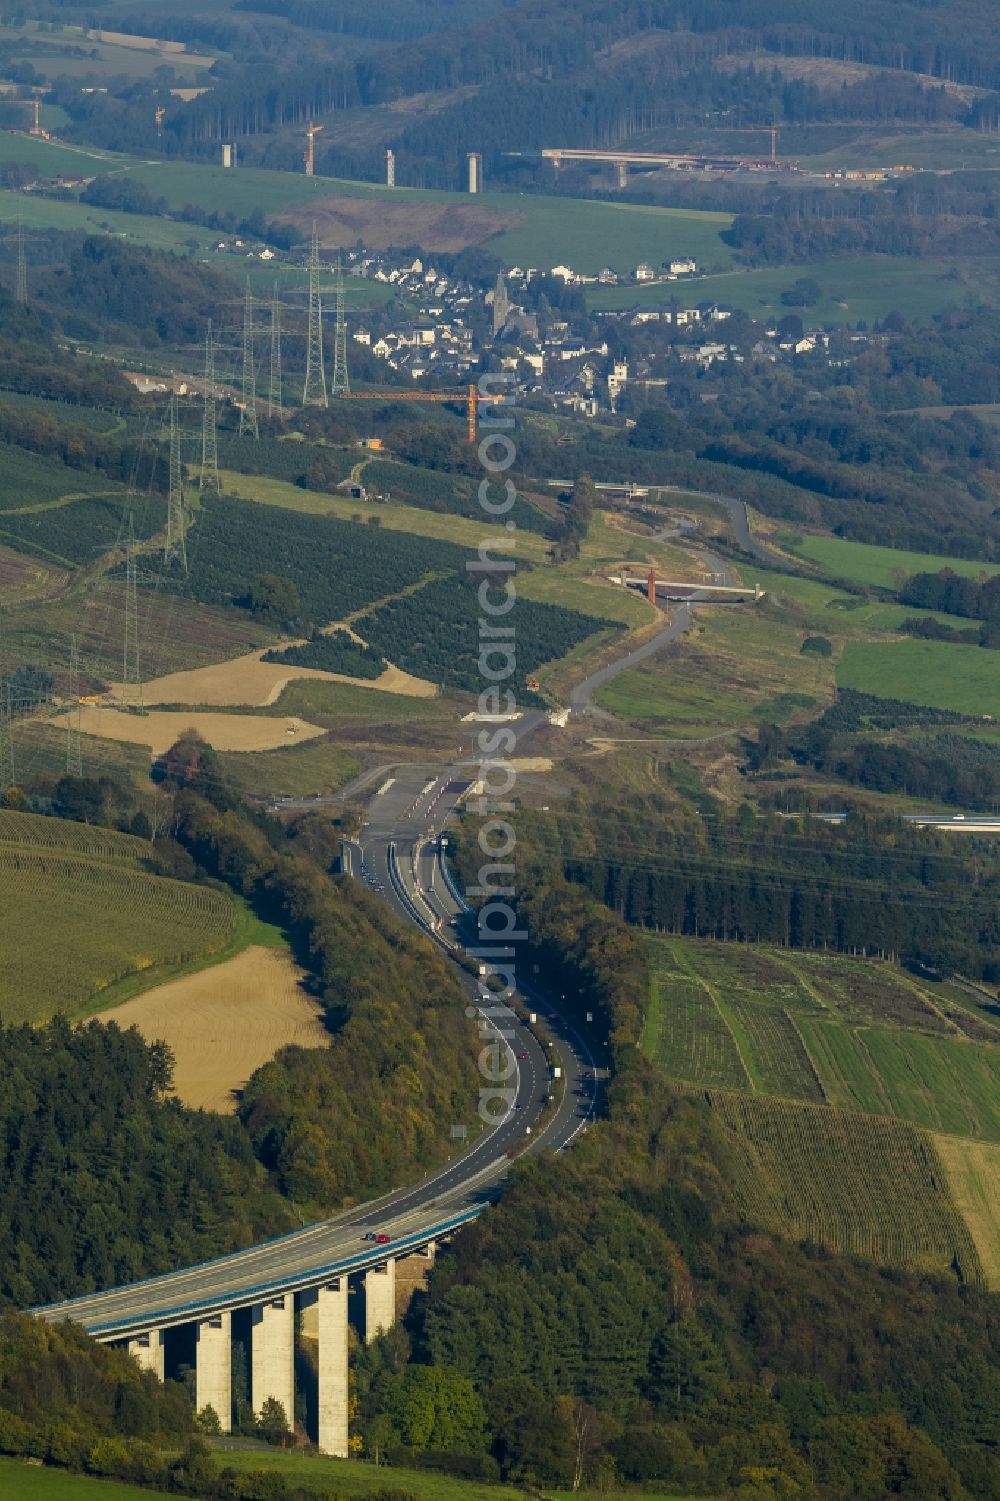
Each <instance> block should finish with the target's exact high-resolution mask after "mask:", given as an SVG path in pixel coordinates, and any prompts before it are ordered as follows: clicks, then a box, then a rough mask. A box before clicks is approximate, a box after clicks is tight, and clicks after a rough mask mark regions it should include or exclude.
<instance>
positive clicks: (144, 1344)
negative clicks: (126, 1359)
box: [126, 1329, 163, 1381]
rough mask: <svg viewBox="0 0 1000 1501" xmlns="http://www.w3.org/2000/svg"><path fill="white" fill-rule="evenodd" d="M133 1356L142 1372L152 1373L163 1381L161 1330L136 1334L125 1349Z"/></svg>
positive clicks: (150, 1330)
mask: <svg viewBox="0 0 1000 1501" xmlns="http://www.w3.org/2000/svg"><path fill="white" fill-rule="evenodd" d="M126 1348H127V1349H128V1353H129V1354H130V1355H134V1356H135V1358H136V1360H137V1361H138V1362H139V1364H140V1365H141V1366H142V1369H143V1370H144V1371H152V1372H153V1374H154V1376H159V1378H160V1380H161V1381H162V1380H163V1330H162V1329H149V1330H147V1331H145V1332H144V1333H142V1334H136V1335H134V1336H133V1338H132V1339H130V1340H129V1342H128V1345H127V1347H126Z"/></svg>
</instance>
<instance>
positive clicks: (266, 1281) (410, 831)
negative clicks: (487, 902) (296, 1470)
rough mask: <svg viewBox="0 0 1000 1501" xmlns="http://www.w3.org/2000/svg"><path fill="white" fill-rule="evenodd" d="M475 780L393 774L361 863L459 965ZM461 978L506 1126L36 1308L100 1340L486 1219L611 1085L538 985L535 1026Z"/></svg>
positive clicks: (241, 1300) (313, 1282)
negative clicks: (283, 1228)
mask: <svg viewBox="0 0 1000 1501" xmlns="http://www.w3.org/2000/svg"><path fill="white" fill-rule="evenodd" d="M542 718H543V719H544V716H542ZM467 787H468V780H467V778H466V779H465V780H461V779H459V778H454V777H452V776H451V774H450V773H445V774H444V775H443V776H442V777H439V778H437V779H435V780H434V781H432V782H430V783H429V784H428V783H423V782H422V779H421V778H420V777H415V776H414V775H413V774H410V776H409V779H408V778H407V776H405V775H404V776H402V777H400V778H398V779H396V780H394V781H393V782H392V787H391V789H390V790H391V792H392V795H391V796H390V795H389V792H386V793H384V794H381V795H380V794H376V796H375V797H374V798H373V799H372V808H373V810H374V813H373V815H372V817H371V819H370V822H369V824H368V826H367V827H366V829H365V831H364V833H363V836H362V839H361V840H360V841H358V842H357V843H355V844H354V845H353V846H352V849H353V851H354V858H352V859H351V861H350V863H351V865H352V867H354V869H353V873H354V874H356V875H358V876H360V877H361V878H362V879H365V880H367V881H368V883H369V884H370V885H371V886H372V887H373V889H375V890H376V891H377V892H378V893H379V894H380V895H381V896H383V897H384V898H385V899H386V900H387V901H388V902H389V903H390V905H391V906H393V907H394V908H395V910H396V911H397V912H398V913H399V914H400V915H401V916H402V917H404V918H405V919H407V920H408V921H410V922H413V923H415V924H417V925H419V926H420V927H422V928H423V929H424V931H425V932H426V933H427V934H428V935H429V936H430V937H432V938H433V939H435V941H437V942H439V943H440V944H441V946H442V947H443V948H444V949H445V950H446V951H447V952H449V953H451V954H452V956H453V957H454V958H455V959H456V961H457V958H458V957H459V956H460V954H461V945H460V943H459V941H458V937H457V934H455V932H454V930H453V929H452V928H451V926H450V925H451V923H452V922H453V921H460V920H461V919H462V917H463V916H465V914H464V913H463V911H462V905H461V903H460V902H459V901H458V900H457V899H456V898H455V896H454V895H453V894H452V891H451V888H450V886H449V884H448V882H447V880H446V878H445V875H444V872H443V870H442V869H441V867H440V854H439V849H438V841H437V839H436V837H434V838H432V834H433V829H434V827H435V825H436V824H439V823H440V822H441V821H442V820H443V819H444V818H445V817H446V816H447V814H448V813H449V812H450V811H451V810H452V809H453V808H454V807H455V805H456V803H457V801H458V798H459V797H460V796H461V794H462V793H463V792H464V791H465V790H466V789H467ZM415 871H416V874H414V872H415ZM422 888H423V889H422ZM456 973H457V974H458V976H459V979H460V982H461V985H462V988H463V990H464V991H465V994H466V996H467V1001H468V1010H469V1012H470V1014H471V1015H472V1016H476V1015H477V1013H478V1016H479V1023H478V1025H479V1031H480V1036H481V1038H482V1040H483V1043H484V1046H485V1045H486V1043H496V1044H499V1046H500V1049H501V1052H500V1055H499V1057H500V1059H501V1061H502V1066H503V1069H504V1071H505V1072H507V1071H509V1077H508V1079H507V1080H505V1081H503V1082H502V1083H501V1084H500V1085H498V1084H496V1083H494V1084H493V1085H492V1086H490V1087H493V1088H497V1087H502V1088H508V1087H509V1088H510V1089H511V1090H512V1091H513V1101H512V1103H511V1104H510V1108H507V1102H506V1101H503V1102H501V1103H502V1105H503V1109H502V1112H501V1113H500V1115H499V1119H497V1121H496V1124H492V1125H490V1126H487V1127H485V1128H483V1129H482V1134H481V1135H479V1136H478V1137H477V1138H476V1139H475V1141H474V1143H473V1144H472V1145H471V1146H469V1147H468V1149H467V1150H465V1151H462V1152H460V1153H458V1154H457V1155H456V1156H455V1158H454V1159H453V1160H452V1161H450V1162H449V1163H447V1164H446V1165H445V1166H443V1167H441V1168H439V1169H438V1170H437V1171H436V1172H434V1173H432V1174H430V1175H429V1176H428V1177H426V1178H424V1179H423V1180H422V1181H421V1182H419V1183H417V1184H410V1185H407V1186H406V1187H403V1188H400V1189H399V1190H397V1191H396V1192H394V1193H391V1194H388V1195H386V1196H385V1197H384V1198H382V1199H380V1200H377V1201H375V1202H373V1203H369V1204H365V1205H361V1206H359V1207H357V1208H355V1209H352V1210H348V1211H345V1212H344V1213H342V1214H339V1215H337V1216H335V1217H334V1218H332V1219H329V1220H324V1221H321V1222H320V1223H318V1224H315V1225H309V1226H307V1227H306V1228H305V1229H303V1230H299V1231H293V1232H292V1233H290V1234H288V1235H285V1236H281V1237H279V1238H277V1239H275V1240H271V1241H266V1242H264V1243H262V1244H260V1245H256V1246H252V1247H250V1248H248V1249H247V1250H245V1251H237V1252H234V1253H233V1254H231V1255H229V1256H224V1257H221V1258H219V1259H217V1260H215V1261H210V1262H205V1263H202V1264H200V1265H198V1266H194V1267H186V1268H183V1269H181V1270H180V1271H177V1272H172V1273H168V1274H166V1275H165V1276H161V1277H155V1278H150V1279H147V1280H145V1281H143V1282H138V1283H134V1284H131V1285H129V1286H126V1287H121V1288H115V1289H111V1290H109V1291H107V1292H99V1293H91V1294H87V1295H84V1296H83V1297H79V1298H74V1299H71V1300H69V1301H67V1302H64V1303H59V1304H51V1305H48V1306H46V1307H44V1308H39V1309H35V1310H34V1312H35V1313H37V1314H39V1315H40V1316H41V1317H43V1318H45V1319H47V1320H49V1321H57V1320H60V1319H64V1318H72V1319H75V1320H76V1321H77V1322H78V1323H80V1324H82V1325H83V1327H84V1328H85V1329H87V1330H88V1332H90V1333H91V1334H94V1335H96V1336H97V1337H98V1338H102V1339H115V1338H123V1337H125V1336H127V1335H129V1334H130V1333H137V1332H139V1331H145V1330H148V1329H151V1328H167V1327H170V1326H172V1325H177V1324H183V1323H188V1322H190V1321H191V1320H193V1319H195V1318H203V1317H205V1316H207V1315H209V1314H211V1313H215V1312H219V1311H222V1310H225V1309H232V1308H238V1307H245V1306H246V1305H247V1304H248V1303H250V1302H256V1301H260V1300H262V1299H264V1298H266V1297H267V1296H269V1295H272V1294H277V1293H279V1292H287V1291H303V1290H305V1289H307V1288H310V1287H315V1286H319V1285H321V1284H322V1283H323V1282H325V1281H328V1280H329V1279H330V1278H331V1277H332V1276H336V1275H342V1274H345V1273H363V1272H364V1271H366V1270H369V1269H371V1268H373V1267H377V1266H381V1265H383V1264H384V1262H385V1259H386V1256H387V1255H392V1256H399V1255H401V1254H406V1253H407V1252H409V1251H416V1250H418V1249H420V1248H421V1247H422V1246H424V1245H426V1244H427V1242H428V1240H430V1239H440V1238H441V1237H443V1236H446V1235H448V1234H449V1233H451V1232H452V1231H454V1230H455V1229H458V1228H459V1227H460V1226H461V1225H463V1224H465V1223H467V1222H468V1221H469V1220H470V1219H473V1218H475V1217H476V1215H478V1214H480V1213H481V1212H482V1210H483V1209H484V1208H485V1206H486V1205H487V1204H488V1203H489V1202H491V1200H492V1199H494V1198H495V1197H496V1195H497V1193H498V1191H499V1189H500V1187H501V1185H502V1183H503V1181H504V1178H505V1176H506V1173H507V1169H508V1166H509V1160H510V1156H511V1155H514V1154H516V1153H518V1152H520V1151H521V1150H523V1149H527V1150H529V1151H537V1150H540V1149H543V1148H545V1149H550V1150H555V1151H561V1150H562V1149H563V1148H564V1147H566V1146H567V1145H568V1144H569V1143H570V1142H571V1141H572V1140H573V1138H574V1137H575V1136H576V1135H577V1133H578V1132H579V1131H580V1130H582V1129H584V1128H585V1126H586V1123H587V1122H588V1121H589V1120H590V1119H591V1118H592V1117H593V1114H594V1111H595V1107H596V1102H597V1094H598V1090H599V1088H600V1079H599V1071H598V1069H597V1068H596V1066H595V1063H594V1060H593V1058H592V1056H591V1051H590V1048H589V1046H588V1043H587V1040H586V1039H585V1038H584V1037H582V1036H581V1035H579V1033H577V1032H576V1031H574V1030H573V1028H572V1026H571V1024H570V1023H569V1021H568V1020H567V1019H566V1018H564V1017H563V1016H562V1015H561V1014H558V1013H557V1012H556V1010H555V1008H554V1007H553V1005H552V1004H551V1003H550V1002H549V1001H548V1000H546V999H544V998H543V997H542V996H541V995H540V994H539V993H537V992H536V991H535V990H534V989H530V990H529V989H528V987H522V986H520V985H519V986H518V993H517V996H516V997H515V1004H518V1005H520V1006H521V1007H522V1009H526V1008H527V1007H528V1006H535V1007H537V1008H539V1011H540V1013H541V1014H543V1015H544V1018H545V1019H544V1020H543V1021H541V1022H539V1023H536V1025H535V1026H534V1027H532V1026H530V1025H528V1023H527V1022H525V1021H522V1020H521V1019H520V1018H519V1017H518V1015H517V1014H516V1013H515V1011H514V1010H512V1009H511V1008H510V1007H508V1006H504V1005H500V1004H498V1003H497V1002H496V1001H495V1000H494V999H493V998H492V997H491V996H490V995H489V993H488V992H487V991H486V989H485V986H484V985H483V983H482V982H481V981H479V980H478V979H477V978H475V977H474V976H473V975H471V974H469V973H468V971H467V970H466V969H465V968H464V967H458V968H457V970H456ZM550 1050H551V1051H552V1052H554V1051H556V1050H557V1051H558V1054H559V1062H560V1067H561V1070H562V1078H561V1079H560V1080H558V1081H554V1079H553V1074H552V1065H551V1061H550V1060H551V1052H550ZM478 1083H479V1079H478V1076H477V1084H478ZM550 1095H551V1096H552V1097H553V1102H552V1105H551V1107H550V1105H549V1100H550ZM546 1111H547V1112H548V1113H547V1114H546V1117H545V1119H544V1121H540V1120H539V1117H540V1116H542V1115H543V1113H545V1112H546ZM468 1124H469V1123H468V1122H464V1123H456V1125H459V1126H468ZM373 1230H377V1231H378V1232H379V1233H385V1234H388V1235H389V1236H390V1242H389V1245H388V1246H386V1245H381V1246H376V1245H375V1244H373V1243H372V1242H369V1241H366V1240H365V1239H364V1237H365V1236H366V1235H367V1234H368V1233H370V1232H371V1231H373Z"/></svg>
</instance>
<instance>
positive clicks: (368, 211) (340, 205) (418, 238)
mask: <svg viewBox="0 0 1000 1501" xmlns="http://www.w3.org/2000/svg"><path fill="white" fill-rule="evenodd" d="M281 218H282V220H283V221H285V222H287V223H291V224H297V225H298V226H299V228H301V229H302V230H305V231H308V230H310V229H311V227H312V225H313V224H315V226H316V233H317V234H318V235H319V242H320V245H321V246H323V248H324V249H330V250H336V249H340V248H344V247H346V246H349V245H356V244H357V243H358V241H359V240H363V241H364V243H365V244H366V245H368V246H370V247H371V249H373V250H387V249H388V248H389V246H390V245H422V246H423V247H424V249H425V250H440V251H456V250H463V249H465V248H466V246H468V245H481V244H483V243H484V241H486V240H489V239H490V238H491V237H492V236H493V235H497V234H501V233H502V232H503V231H504V230H509V229H514V228H516V226H517V225H519V224H521V223H523V222H524V218H525V216H524V214H523V213H520V212H518V211H517V210H515V209H501V208H494V207H493V206H492V205H491V206H489V207H487V206H486V205H484V204H471V203H448V202H443V203H428V202H427V201H426V200H425V199H423V198H418V197H417V196H416V195H413V196H410V195H407V194H405V193H401V194H400V199H399V201H398V202H397V201H396V199H395V198H394V199H393V200H392V201H391V202H386V200H385V199H384V198H371V199H365V198H347V197H339V196H336V195H331V196H330V197H329V198H313V199H312V200H311V201H310V202H309V203H308V204H306V205H303V206H302V207H301V208H293V207H291V206H289V207H288V208H283V209H282V211H281Z"/></svg>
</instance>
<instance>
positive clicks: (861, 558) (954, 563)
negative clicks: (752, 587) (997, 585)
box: [778, 532, 992, 613]
mask: <svg viewBox="0 0 1000 1501" xmlns="http://www.w3.org/2000/svg"><path fill="white" fill-rule="evenodd" d="M778 541H779V542H780V543H781V544H782V546H784V547H785V548H787V550H788V551H789V552H794V553H796V554H797V555H798V556H799V557H800V558H806V559H807V560H808V561H809V562H810V563H816V564H818V566H819V567H820V568H821V569H822V570H823V572H824V573H826V574H828V575H829V576H830V577H831V578H841V579H849V580H851V581H852V582H853V583H856V584H875V585H878V586H879V587H880V588H882V589H897V588H898V587H899V585H900V583H901V582H902V580H903V579H905V578H908V577H909V576H910V574H913V573H937V572H939V571H940V569H942V568H951V569H954V571H955V572H956V573H961V574H964V575H965V576H966V577H968V578H975V577H976V576H977V574H980V573H983V572H989V571H991V568H992V565H990V564H988V563H985V562H983V563H979V562H976V561H975V560H972V559H969V558H946V557H942V556H939V555H935V554H933V553H926V552H905V551H903V550H901V549H897V548H895V547H872V546H869V545H868V543H866V542H846V541H844V540H843V539H842V538H841V537H814V536H799V535H797V534H795V533H791V532H780V533H779V534H778ZM789 582H790V583H791V582H792V581H791V580H789ZM911 613H912V612H911Z"/></svg>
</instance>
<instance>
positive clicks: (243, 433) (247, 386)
mask: <svg viewBox="0 0 1000 1501" xmlns="http://www.w3.org/2000/svg"><path fill="white" fill-rule="evenodd" d="M242 396H243V404H242V406H241V407H240V437H241V438H243V437H251V438H259V437H260V427H259V426H258V423H257V365H256V361H255V359H254V347H253V288H252V287H251V285H250V278H249V276H248V277H247V283H246V291H245V293H244V295H243V382H242Z"/></svg>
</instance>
